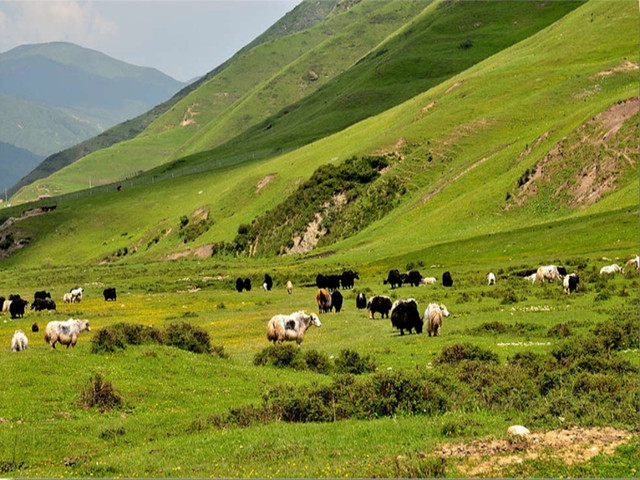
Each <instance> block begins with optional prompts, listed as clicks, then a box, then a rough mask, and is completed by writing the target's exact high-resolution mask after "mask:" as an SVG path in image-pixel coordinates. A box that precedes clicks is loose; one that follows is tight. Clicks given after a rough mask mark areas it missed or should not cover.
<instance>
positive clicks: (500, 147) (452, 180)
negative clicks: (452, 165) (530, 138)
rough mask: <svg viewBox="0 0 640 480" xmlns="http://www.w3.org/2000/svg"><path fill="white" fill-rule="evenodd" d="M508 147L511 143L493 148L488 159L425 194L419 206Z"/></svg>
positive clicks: (485, 158) (481, 160)
mask: <svg viewBox="0 0 640 480" xmlns="http://www.w3.org/2000/svg"><path fill="white" fill-rule="evenodd" d="M509 145H511V143H506V144H503V145H500V146H499V147H497V148H495V149H494V150H493V152H491V155H489V156H488V157H483V158H481V159H480V160H478V161H476V162H474V163H472V164H471V165H469V166H468V167H467V168H465V169H464V170H462V171H461V172H460V173H458V174H457V175H455V176H454V177H452V178H450V179H448V180H445V181H444V182H442V184H440V185H438V186H437V187H436V188H434V189H433V190H431V191H430V192H429V193H427V194H426V195H425V196H424V197H422V199H421V201H420V204H424V203H426V202H428V201H429V200H430V199H431V198H433V196H434V195H437V194H438V193H440V192H441V191H442V190H443V189H444V188H446V187H448V186H449V185H451V184H452V183H453V182H455V181H457V180H458V179H460V178H461V177H463V176H464V175H466V174H467V173H469V172H470V171H471V170H473V169H474V168H477V167H479V166H480V165H482V164H483V163H484V162H486V161H487V160H489V159H490V158H491V157H493V156H494V155H495V154H496V153H498V152H500V151H501V150H504V149H505V148H507V147H508V146H509Z"/></svg>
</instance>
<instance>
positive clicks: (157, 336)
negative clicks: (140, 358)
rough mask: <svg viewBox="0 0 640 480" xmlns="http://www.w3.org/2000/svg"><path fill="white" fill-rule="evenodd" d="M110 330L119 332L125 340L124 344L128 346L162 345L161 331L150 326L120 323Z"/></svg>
mask: <svg viewBox="0 0 640 480" xmlns="http://www.w3.org/2000/svg"><path fill="white" fill-rule="evenodd" d="M112 328H113V329H114V330H116V331H119V332H121V333H122V335H123V336H124V338H125V341H126V343H128V344H129V345H143V344H146V343H159V344H162V343H164V337H163V334H162V331H160V330H159V329H157V328H154V327H152V326H145V325H140V324H137V323H124V322H121V323H116V324H114V325H113V326H112Z"/></svg>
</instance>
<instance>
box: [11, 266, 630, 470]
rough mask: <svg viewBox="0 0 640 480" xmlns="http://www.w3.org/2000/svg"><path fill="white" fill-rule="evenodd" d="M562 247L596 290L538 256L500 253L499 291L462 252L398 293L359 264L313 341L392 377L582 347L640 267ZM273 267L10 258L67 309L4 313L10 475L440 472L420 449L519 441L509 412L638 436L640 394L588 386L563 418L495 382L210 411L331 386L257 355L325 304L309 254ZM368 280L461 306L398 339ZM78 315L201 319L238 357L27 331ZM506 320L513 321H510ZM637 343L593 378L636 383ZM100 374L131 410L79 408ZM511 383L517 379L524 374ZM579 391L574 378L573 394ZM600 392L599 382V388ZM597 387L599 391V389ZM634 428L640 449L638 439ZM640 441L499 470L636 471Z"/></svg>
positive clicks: (161, 323)
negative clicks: (380, 397)
mask: <svg viewBox="0 0 640 480" xmlns="http://www.w3.org/2000/svg"><path fill="white" fill-rule="evenodd" d="M423 258H424V257H423ZM427 258H428V257H427ZM426 260H427V259H426ZM561 260H562V261H563V263H564V264H565V265H566V266H567V267H568V268H570V269H572V268H571V267H572V266H574V267H573V269H575V268H576V267H579V268H581V270H580V271H581V272H582V273H581V276H582V284H581V290H580V291H579V293H577V294H575V295H572V296H570V297H567V296H565V295H564V294H563V293H562V288H561V287H560V285H558V284H555V285H553V284H548V285H530V284H529V283H527V282H526V281H525V280H524V279H522V278H518V277H514V276H513V271H514V270H517V269H519V268H520V267H525V265H527V266H531V264H530V263H528V262H526V261H525V262H523V263H522V264H513V263H511V264H510V263H503V262H497V263H494V264H493V266H494V269H495V271H496V273H497V274H498V283H497V285H496V286H495V287H488V286H486V285H485V278H484V275H485V273H486V271H485V269H480V270H478V269H477V267H476V266H469V265H464V264H451V265H447V268H449V269H450V270H451V271H452V272H454V274H453V275H454V282H455V283H454V287H452V288H451V289H447V288H445V287H443V286H441V284H440V281H438V284H437V285H436V286H432V287H416V288H412V287H406V286H405V287H403V288H400V289H395V290H391V289H390V288H389V287H388V286H383V285H382V281H381V280H382V276H383V275H382V273H379V272H378V270H376V269H374V268H371V269H367V268H365V269H363V270H364V272H371V273H364V272H363V271H361V276H362V280H361V281H356V288H355V289H354V290H352V291H343V294H344V298H345V305H344V308H343V311H342V312H341V313H339V314H336V313H329V314H323V315H321V317H320V318H321V321H322V322H323V326H322V327H320V328H316V327H312V328H311V329H310V330H309V331H308V332H307V336H306V338H305V341H304V342H303V344H302V350H303V351H306V350H312V349H313V350H317V351H319V352H321V353H323V354H325V355H327V356H338V355H339V354H340V352H341V351H342V350H343V349H351V350H355V351H357V352H358V353H360V354H361V355H370V356H371V357H372V358H373V359H374V360H375V362H376V364H377V373H373V374H367V375H365V377H366V376H369V377H371V376H373V375H376V374H384V373H385V372H390V371H392V372H399V373H400V372H411V371H415V370H416V368H417V369H422V370H424V369H433V370H434V371H438V369H439V368H440V367H438V366H434V363H435V358H436V357H437V356H438V355H439V354H440V352H441V351H442V349H443V348H445V347H447V346H451V345H453V344H456V343H471V344H473V345H477V346H479V347H481V348H483V349H487V350H489V351H492V352H495V353H496V354H497V355H498V357H499V362H500V364H501V365H506V364H507V363H508V361H509V359H511V358H513V357H514V355H516V354H518V353H523V352H532V353H535V354H540V355H543V356H548V357H550V358H551V355H550V352H553V351H554V349H556V348H557V347H558V346H559V345H561V344H562V342H563V341H569V342H570V343H572V342H575V341H576V339H577V338H578V337H579V336H581V335H588V334H589V332H590V331H591V330H593V328H594V326H596V325H597V324H599V323H601V322H611V321H612V320H613V318H615V312H623V314H625V313H624V312H626V314H629V313H630V312H631V313H633V312H635V318H636V319H637V313H638V306H637V295H636V293H637V290H638V279H637V276H635V275H629V276H626V277H625V276H617V277H613V278H610V279H605V280H603V279H600V278H598V277H599V276H598V275H597V272H594V268H595V269H597V268H599V266H600V265H602V264H603V261H602V260H601V259H600V258H588V257H572V258H562V259H561ZM612 260H615V259H612ZM622 260H623V259H622ZM428 261H429V260H427V263H428ZM398 266H400V265H398ZM264 267H265V268H266V266H264ZM335 268H336V266H334V269H335ZM418 268H419V270H421V272H422V273H423V275H430V274H433V275H435V276H437V277H439V276H440V274H441V272H442V270H443V267H438V268H429V267H428V266H427V267H418ZM262 271H263V270H260V269H255V267H254V269H245V268H243V267H238V266H233V265H217V266H216V265H211V264H205V263H197V262H189V261H178V262H172V263H169V264H165V263H162V264H144V265H136V266H128V267H114V268H96V267H88V268H86V269H85V270H84V271H82V272H79V271H77V269H75V268H53V269H50V270H47V269H31V270H29V269H28V270H26V271H24V272H23V274H22V275H21V277H20V279H19V281H18V280H17V279H16V278H15V277H14V276H13V275H11V274H10V272H3V275H2V277H3V279H2V283H3V285H5V290H7V293H8V292H15V293H17V292H20V293H21V294H22V295H23V297H27V296H28V295H29V292H32V291H33V290H34V289H36V288H39V286H41V285H43V284H46V285H48V286H49V287H50V290H51V293H52V296H53V298H54V299H55V300H56V301H57V302H58V310H57V312H56V313H53V314H49V313H45V312H40V313H36V312H28V313H27V315H26V316H25V318H24V319H16V320H10V319H9V318H8V316H7V314H5V315H3V316H2V317H1V318H2V323H1V324H0V337H2V338H4V339H5V340H6V341H7V348H3V349H2V351H1V353H0V358H1V360H0V365H2V367H1V368H2V371H3V372H2V377H3V379H4V382H5V384H4V385H5V387H4V388H3V389H2V393H0V404H1V405H3V407H2V415H1V416H2V418H3V420H2V423H0V444H1V445H2V449H1V451H2V456H1V457H0V462H1V463H0V465H1V466H2V468H3V472H5V474H7V475H8V476H27V477H42V476H48V477H57V476H61V477H76V476H85V477H89V476H107V477H118V476H167V477H183V476H184V477H195V476H198V477H200V476H202V477H209V476H214V477H306V476H311V477H338V476H340V477H342V476H348V477H353V476H372V475H382V476H415V475H416V472H420V471H421V470H413V469H415V468H423V469H424V468H433V467H429V465H431V464H430V463H429V462H427V463H426V464H425V465H421V464H420V463H419V462H418V464H417V465H414V463H415V461H417V460H419V459H420V458H422V457H416V455H417V452H422V453H424V454H431V453H437V452H438V451H439V448H441V445H442V444H444V443H458V442H469V441H471V440H473V439H479V438H481V439H485V440H486V441H490V440H499V439H504V438H506V428H507V427H508V426H509V425H511V424H517V423H521V424H525V425H527V426H528V427H529V428H530V429H531V430H532V431H533V432H536V431H547V430H552V429H558V428H562V427H568V426H581V427H592V426H598V427H603V426H614V427H616V428H619V429H622V430H624V431H629V432H633V431H635V432H637V406H638V398H637V392H636V393H635V394H633V395H631V396H628V395H626V396H622V397H620V398H619V399H618V400H616V401H615V402H614V401H613V400H612V403H615V405H616V408H612V407H611V405H608V407H611V408H610V409H609V410H607V411H606V412H601V411H600V410H598V409H597V406H596V405H593V408H594V409H596V411H595V412H591V411H590V409H586V410H585V406H584V405H581V403H580V402H584V401H585V398H584V396H581V395H578V394H577V393H575V391H574V394H573V395H574V396H575V398H574V399H573V400H572V398H573V397H571V396H570V397H568V398H567V399H566V400H565V401H563V403H558V404H557V405H556V407H557V412H559V413H556V414H555V415H551V414H550V413H549V412H548V411H546V412H545V414H544V415H541V416H539V417H537V416H536V415H537V413H538V410H539V409H531V410H521V409H519V408H517V406H515V405H514V406H511V407H510V406H509V405H508V404H507V405H502V404H501V403H500V402H499V401H498V400H497V399H500V398H502V395H506V394H498V396H497V397H495V398H496V400H495V401H494V402H495V403H496V405H494V404H493V403H492V402H486V403H483V401H481V400H480V398H482V397H481V396H478V397H477V398H476V397H474V398H473V399H472V401H474V402H477V406H476V407H475V408H474V409H473V410H472V411H470V410H467V408H468V407H466V408H451V409H446V410H445V411H444V412H442V413H437V414H432V415H421V414H413V415H405V414H402V413H398V414H397V415H394V416H393V417H391V418H385V417H381V418H378V419H375V420H363V419H357V418H353V419H349V420H340V421H337V422H330V423H318V422H312V423H302V424H297V423H296V424H292V423H282V422H278V423H275V424H274V423H265V424H257V425H253V426H250V427H246V428H243V427H234V426H231V427H227V428H218V427H215V426H213V425H212V424H210V423H208V419H209V418H210V417H211V416H212V415H215V414H225V413H227V412H228V411H229V410H230V409H232V408H237V407H241V406H247V405H251V404H253V405H259V404H260V403H261V397H262V396H263V395H264V394H265V393H266V392H267V391H269V390H272V389H274V388H277V387H279V386H282V385H291V386H295V387H296V388H299V387H300V386H301V385H312V384H315V383H317V384H319V385H328V384H329V383H330V382H331V377H330V376H328V375H322V374H315V373H309V372H307V371H296V370H292V369H280V368H276V367H272V366H264V367H258V366H254V365H253V357H254V356H255V354H256V353H258V352H259V351H261V350H262V349H263V348H264V347H266V346H267V343H268V342H267V340H266V338H265V326H266V322H267V320H268V319H269V318H270V317H271V316H272V315H274V314H276V313H281V312H291V311H295V310H298V309H305V310H306V311H307V312H313V311H315V310H316V306H315V288H314V287H303V286H301V285H304V284H305V283H307V282H308V283H313V279H312V275H311V272H308V273H306V269H304V270H302V271H300V270H296V269H295V267H294V268H290V269H288V270H287V269H286V268H282V269H280V268H276V269H275V272H272V275H273V276H274V280H275V282H276V284H275V287H274V290H273V291H272V292H264V291H262V290H261V289H259V288H257V287H258V284H259V283H260V280H261V278H262V275H261V272H262ZM269 271H270V270H269ZM283 271H284V272H286V273H283ZM321 271H322V270H321ZM334 271H335V270H334ZM509 274H510V275H509ZM236 276H243V277H244V276H250V277H251V278H252V279H253V284H254V289H253V290H252V291H251V292H243V293H237V292H235V290H234V289H233V284H234V281H235V277H236ZM504 276H508V278H506V279H504V278H502V277H504ZM80 278H82V279H83V281H81V280H80ZM286 278H293V279H294V280H295V284H296V286H295V288H294V293H293V294H292V295H288V294H287V293H286V291H285V289H284V282H285V279H286ZM75 285H83V286H84V287H85V289H86V291H85V298H84V300H83V302H82V303H80V304H64V303H62V301H61V300H60V299H61V296H62V294H63V293H64V292H65V291H67V290H68V288H69V287H71V286H75ZM110 285H117V288H118V300H117V301H116V302H104V301H103V300H102V295H101V292H102V289H103V288H104V286H110ZM196 289H197V290H196ZM359 291H365V292H367V295H372V294H388V295H391V297H392V298H407V297H414V298H416V300H417V301H418V303H419V306H420V308H421V309H422V310H423V309H424V308H425V307H426V304H427V303H428V302H431V301H437V302H443V303H445V304H446V305H447V306H448V308H449V310H450V312H451V314H452V316H451V317H450V318H447V319H445V321H444V326H443V332H442V336H440V337H428V336H427V335H426V334H423V335H405V336H404V337H401V336H399V334H398V332H397V331H392V328H391V325H390V322H389V320H387V319H379V318H376V319H375V320H369V319H368V317H367V313H366V311H359V310H357V309H356V308H355V295H356V292H359ZM598 295H600V297H599V298H596V297H598ZM69 317H73V318H89V319H90V320H91V324H92V328H93V330H94V332H95V331H96V330H98V329H100V328H103V327H105V326H108V325H111V324H114V323H117V322H127V323H139V324H144V325H153V326H155V327H159V328H162V327H165V326H166V325H168V324H170V323H172V322H180V321H188V322H190V323H192V324H196V325H199V326H201V327H203V328H204V329H205V330H206V331H207V332H209V334H210V336H211V339H212V344H214V345H222V346H223V347H224V351H225V352H226V353H228V355H229V358H226V359H223V358H219V357H217V356H212V355H205V354H200V355H198V354H193V353H189V352H185V351H182V350H178V349H176V348H175V347H167V346H157V345H156V346H153V345H147V346H131V345H129V346H128V347H127V348H126V349H125V350H123V351H117V352H115V353H108V354H93V353H91V348H90V338H91V336H92V335H95V333H83V334H81V336H80V340H79V344H78V346H77V347H76V348H75V349H68V350H67V349H64V348H60V347H58V348H57V349H56V350H51V349H50V348H49V347H48V345H46V344H45V343H44V340H43V337H42V332H40V333H39V334H31V333H30V330H29V327H30V325H31V323H33V322H34V321H37V322H38V323H39V324H40V326H41V328H42V327H44V325H45V324H46V322H48V321H50V320H54V319H57V320H63V319H67V318H69ZM632 318H633V317H632ZM496 324H497V325H498V327H502V330H504V331H503V332H502V333H500V329H497V327H496ZM558 324H565V325H566V326H568V337H564V338H563V337H561V336H554V335H553V334H550V333H549V330H550V329H552V327H554V326H557V325H558ZM17 328H21V329H23V330H25V331H26V332H27V334H28V336H29V339H30V345H29V348H28V349H27V350H26V351H25V352H21V353H19V354H15V353H11V352H9V351H8V339H9V338H10V336H11V334H12V332H13V330H15V329H17ZM478 329H480V330H478ZM478 332H485V333H481V334H479V333H478ZM492 332H493V333H492ZM635 345H636V346H635V348H631V349H628V348H625V349H621V350H616V349H614V350H612V352H611V356H612V358H614V359H617V360H616V361H618V362H628V365H629V367H628V368H630V369H631V371H632V372H633V371H635V373H633V374H631V379H630V377H629V374H622V373H618V372H622V370H618V371H611V372H605V373H602V372H601V373H589V374H587V373H584V374H583V375H591V376H593V378H597V379H599V381H600V382H603V381H608V382H613V383H612V385H618V384H619V385H620V386H617V387H615V388H622V389H623V388H624V387H623V385H624V383H620V382H632V383H637V355H638V350H637V338H636V343H635ZM620 365H622V364H620ZM573 368H577V367H573ZM583 368H584V367H583ZM617 368H618V369H619V368H620V366H619V367H617ZM579 371H580V370H579ZM95 373H100V374H101V375H103V377H104V378H106V379H108V380H109V381H111V382H113V384H114V385H115V387H116V389H117V390H118V391H119V392H120V393H121V395H122V397H123V400H124V405H123V406H122V407H121V408H119V409H116V410H114V411H110V412H106V413H100V411H99V410H98V409H96V408H93V409H88V410H87V409H85V408H83V407H82V406H80V405H79V403H78V398H79V395H80V390H81V388H82V387H83V386H84V385H85V384H86V383H87V382H88V380H89V377H90V376H92V375H93V374H95ZM565 375H566V382H567V384H571V382H573V381H574V380H573V377H572V376H571V375H575V372H571V370H566V372H565ZM487 381H488V382H490V381H491V380H489V379H487ZM511 382H513V383H512V384H517V383H518V381H516V379H512V381H511ZM511 382H510V383H511ZM616 382H617V383H616ZM564 388H568V387H564ZM603 388H604V387H603ZM606 388H614V387H612V386H608V387H606ZM558 389H559V390H560V387H558ZM574 389H575V387H574ZM490 391H491V390H487V393H485V394H487V395H489V393H488V392H490ZM562 392H565V391H564V390H562ZM569 392H571V389H569V390H567V391H566V392H565V393H559V394H558V395H565V394H566V393H569ZM600 393H601V390H599V389H597V388H596V389H593V390H591V391H590V393H589V395H597V394H600ZM610 393H611V392H610ZM620 393H622V392H620ZM620 393H616V394H612V395H614V397H612V398H618V396H619V395H620ZM495 394H496V393H495V392H493V393H492V395H495ZM483 395H484V394H483ZM558 395H552V394H551V393H550V394H549V397H548V398H549V399H550V400H551V399H553V400H551V401H556V402H558V401H559V398H560V397H558ZM506 397H509V396H508V395H506ZM586 398H587V400H586V401H587V402H588V401H589V400H588V399H590V398H592V397H589V396H587V397H586ZM594 398H595V397H594ZM470 401H471V400H470ZM629 402H631V403H629ZM498 405H499V406H498ZM605 413H606V414H605ZM560 417H563V419H560ZM630 441H631V444H630V445H631V446H632V445H633V442H634V440H633V439H631V440H630ZM635 442H637V437H636V440H635ZM625 443H628V442H625ZM587 448H588V447H587V446H585V447H584V450H587ZM636 450H637V448H636V449H635V450H634V449H633V448H631V449H627V450H626V451H624V450H622V451H620V452H618V453H616V454H613V455H611V454H609V455H601V456H600V457H596V458H594V459H592V460H585V461H582V462H578V463H576V464H574V465H571V466H566V465H565V464H564V462H563V461H562V457H561V452H558V456H554V455H550V456H549V457H548V458H546V457H544V456H542V457H541V458H539V459H536V460H535V461H533V460H530V461H525V462H524V464H522V465H520V466H519V468H520V469H519V470H517V472H519V473H515V472H516V471H511V470H508V469H506V470H505V469H500V468H499V467H496V468H498V469H497V470H495V471H494V473H495V474H499V475H507V476H511V475H516V476H541V475H548V476H559V475H568V476H573V475H585V476H595V477H597V476H606V477H610V476H621V477H630V476H632V475H633V474H634V473H633V471H632V469H633V468H637V466H638V465H637V457H636V456H635V454H633V452H634V451H636ZM301 452H302V453H303V454H304V455H303V456H302V457H301V456H300V453H301ZM625 452H626V453H625ZM422 453H421V454H422ZM398 456H400V457H402V458H408V460H407V461H406V465H405V463H403V462H400V463H398V462H395V461H393V460H392V459H395V458H396V457H398ZM436 456H437V455H436ZM545 458H546V459H545ZM411 462H413V463H411ZM425 462H426V460H425ZM612 462H614V463H615V464H616V465H617V467H616V470H613V472H615V475H611V472H612V471H611V470H609V468H610V465H611V463H612ZM472 465H473V461H471V460H470V459H468V458H464V457H461V458H455V457H450V458H447V459H446V462H445V468H444V472H442V471H441V470H437V472H439V473H438V476H440V475H443V474H444V475H446V476H461V474H462V476H464V472H467V471H468V470H465V469H466V468H470V467H469V466H472ZM460 469H461V470H460ZM427 471H428V470H427ZM411 472H413V474H412V473H411ZM490 476H495V475H490Z"/></svg>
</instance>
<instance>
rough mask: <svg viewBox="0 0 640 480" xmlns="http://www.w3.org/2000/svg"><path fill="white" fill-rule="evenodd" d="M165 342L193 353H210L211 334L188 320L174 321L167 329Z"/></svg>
mask: <svg viewBox="0 0 640 480" xmlns="http://www.w3.org/2000/svg"><path fill="white" fill-rule="evenodd" d="M165 343H166V344H167V345H170V346H172V347H177V348H179V349H181V350H187V351H189V352H193V353H210V352H211V341H210V339H209V334H208V333H207V332H206V331H205V330H203V329H202V328H200V327H197V326H195V325H191V324H190V323H187V322H182V323H172V324H170V325H169V326H168V327H167V329H166V330H165Z"/></svg>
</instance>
